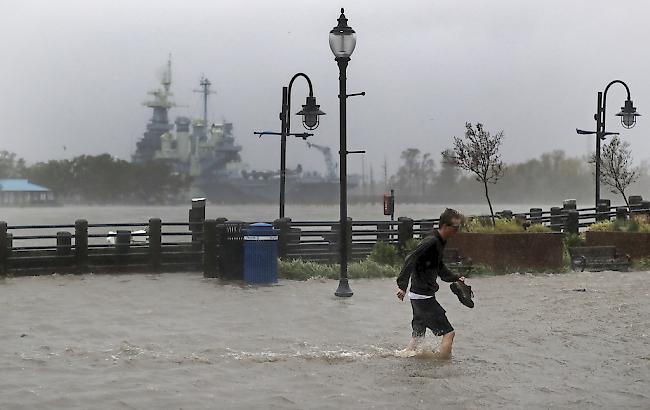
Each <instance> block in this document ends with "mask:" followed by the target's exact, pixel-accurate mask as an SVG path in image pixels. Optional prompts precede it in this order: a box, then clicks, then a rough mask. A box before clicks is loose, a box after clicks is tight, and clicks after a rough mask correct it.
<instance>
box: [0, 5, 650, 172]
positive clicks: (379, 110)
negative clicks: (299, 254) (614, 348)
mask: <svg viewBox="0 0 650 410" xmlns="http://www.w3.org/2000/svg"><path fill="white" fill-rule="evenodd" d="M341 6H344V7H345V8H346V15H347V17H348V19H349V23H350V25H351V26H352V27H353V28H354V29H355V30H356V32H357V48H356V50H355V52H354V54H353V55H352V61H351V62H350V66H349V69H348V92H358V91H366V92H367V96H366V97H355V98H352V99H350V100H349V102H348V146H349V149H366V150H368V155H367V156H366V158H367V159H368V161H369V162H371V163H372V164H373V165H374V171H375V175H376V176H377V177H379V174H380V173H381V171H380V166H381V163H382V162H383V158H384V156H387V158H388V161H389V167H390V171H391V172H393V171H394V170H395V168H396V166H397V165H398V161H399V153H400V152H401V151H402V150H403V149H405V148H408V147H419V148H420V149H422V150H423V151H426V152H431V153H433V154H434V155H435V158H436V161H437V162H438V160H439V153H440V151H441V150H443V149H444V148H446V147H448V146H449V145H450V144H451V141H452V137H453V136H454V135H457V136H460V135H461V134H462V132H463V125H464V123H465V121H472V122H476V121H481V122H483V123H484V124H485V125H486V127H487V128H488V129H489V130H493V131H498V130H504V131H505V135H506V140H505V142H504V146H503V154H504V158H505V160H506V161H508V162H513V161H520V160H522V159H528V158H531V157H536V156H538V155H539V154H540V153H541V152H546V151H551V150H553V149H563V150H566V151H567V152H568V153H569V154H571V155H580V156H581V155H584V154H586V153H587V150H588V149H593V141H592V139H591V138H592V137H589V140H587V137H584V136H578V135H576V134H575V128H576V127H580V128H584V129H593V128H594V121H593V114H594V112H595V109H596V93H597V91H599V90H603V88H604V87H605V85H606V84H607V83H608V82H609V81H610V80H613V79H616V78H619V79H622V80H624V81H625V82H627V83H628V85H629V86H630V88H631V92H632V99H633V101H634V103H635V106H637V107H638V110H639V112H640V113H641V114H644V115H645V116H642V117H640V119H639V122H638V124H637V126H636V127H635V128H634V129H631V130H624V132H623V133H622V135H623V138H624V139H625V140H627V141H629V142H630V143H631V144H632V149H633V151H634V156H635V158H636V159H637V160H641V159H647V158H649V157H650V155H649V154H648V152H649V151H650V140H648V136H649V135H648V134H649V133H648V130H650V81H648V78H647V75H648V73H650V57H649V56H648V53H647V51H646V46H645V43H646V41H647V39H648V38H650V25H649V24H648V21H647V18H648V16H650V2H647V1H644V0H628V1H626V2H624V3H621V2H617V1H613V0H608V1H602V0H583V1H568V0H563V1H555V0H544V1H536V2H532V1H521V0H507V1H506V0H499V1H496V0H491V1H487V0H484V1H478V0H465V1H462V2H461V1H457V0H444V1H442V0H403V1H400V2H388V1H383V0H355V1H341V2H332V1H304V0H303V1H298V0H275V1H266V0H259V1H245V0H219V1H198V0H185V1H182V2H181V1H174V2H171V1H161V0H158V1H150V0H138V1H126V0H93V1H88V0H76V1H72V0H58V1H47V0H43V1H30V0H0V39H1V40H0V55H2V57H3V58H2V63H1V64H0V90H1V91H0V120H1V121H2V128H1V131H0V149H7V150H10V151H14V152H16V153H18V154H19V156H22V157H25V158H26V159H27V160H28V161H30V162H33V161H39V160H44V159H49V158H64V157H72V156H75V155H80V154H84V153H85V154H98V153H102V152H109V153H111V154H113V155H115V156H118V157H121V158H129V157H130V154H131V152H132V151H133V150H134V148H135V142H136V141H137V140H138V139H139V138H140V137H141V135H142V133H143V131H144V130H145V125H146V122H147V120H148V119H149V117H150V110H149V109H147V108H146V107H144V106H142V105H141V102H142V101H144V100H145V99H146V97H147V96H146V92H147V91H148V90H150V89H152V88H154V87H155V86H156V85H157V81H158V79H157V73H158V72H160V71H161V69H162V67H163V66H164V64H165V62H166V59H167V55H168V54H169V53H171V54H172V56H173V75H174V79H173V80H174V83H173V85H172V90H173V92H174V93H175V100H176V102H177V103H178V104H181V105H186V106H187V107H178V108H175V109H174V110H172V112H171V116H172V119H173V117H175V116H176V115H181V114H183V115H188V114H192V115H194V116H200V115H201V108H200V96H199V95H198V94H195V93H192V89H194V88H197V86H198V81H199V79H200V77H201V74H205V75H206V76H207V77H208V78H209V79H210V80H211V81H212V83H213V88H214V89H215V90H216V91H217V92H218V94H217V95H216V96H213V97H212V99H211V103H212V105H211V107H210V116H211V118H212V120H213V121H215V122H219V121H220V120H221V119H222V117H225V118H227V119H228V120H229V121H231V122H233V123H234V126H235V134H236V138H237V141H238V143H239V144H241V145H242V146H243V147H244V151H243V153H242V155H243V159H244V161H245V162H247V163H249V164H250V165H251V166H253V167H255V168H273V167H276V166H277V164H278V163H279V142H278V141H277V140H275V139H274V137H265V138H266V139H264V140H259V139H257V138H256V137H254V136H253V135H252V132H253V131H254V130H267V129H273V130H277V129H278V128H279V120H278V119H277V118H278V112H279V110H280V103H281V88H282V86H283V85H287V83H288V81H289V79H290V78H291V76H292V75H293V74H294V73H296V72H298V71H303V72H305V73H307V74H308V75H309V76H310V77H311V79H312V81H313V83H314V88H315V95H316V97H317V99H318V102H319V104H321V108H322V109H323V110H324V111H325V112H327V116H326V117H324V118H323V119H322V121H321V126H320V127H319V128H318V129H317V130H316V136H315V137H313V139H312V141H313V142H315V143H319V144H324V145H330V146H331V147H332V148H333V151H335V152H336V151H338V99H337V94H338V69H337V67H336V64H335V62H334V60H333V56H332V54H331V52H330V50H329V46H328V33H329V30H330V29H331V28H332V27H333V26H334V25H335V24H336V18H337V17H338V14H339V8H340V7H341ZM306 90H307V88H306V85H304V83H303V82H298V83H296V85H295V86H294V91H293V96H292V97H293V107H292V108H293V112H294V113H295V112H297V111H298V110H299V109H300V106H299V105H300V104H303V103H304V96H305V95H306ZM624 99H625V92H624V89H623V88H622V87H620V86H615V87H613V88H612V89H611V90H610V92H609V94H608V107H607V108H608V116H607V120H608V130H611V131H621V130H623V129H622V127H621V125H620V122H619V121H618V120H617V117H614V114H616V113H617V112H618V111H619V109H620V107H621V105H622V104H623V102H624ZM294 118H295V119H294V120H293V126H292V131H299V130H301V129H302V126H301V124H300V121H299V119H298V117H295V116H294ZM64 145H65V146H66V147H67V150H65V151H64V150H63V148H62V147H63V146H64ZM288 145H289V148H288V157H289V160H288V162H289V165H290V166H295V164H297V163H302V164H303V165H304V166H305V168H307V169H319V170H323V169H324V164H323V161H322V157H321V156H320V154H318V153H316V152H314V151H310V150H309V149H308V148H307V147H306V145H305V143H304V142H302V140H293V141H290V143H289V144H288ZM349 168H350V170H351V172H359V171H360V169H361V159H360V157H358V156H354V157H352V158H350V161H349Z"/></svg>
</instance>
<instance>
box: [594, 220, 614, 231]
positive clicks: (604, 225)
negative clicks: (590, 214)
mask: <svg viewBox="0 0 650 410" xmlns="http://www.w3.org/2000/svg"><path fill="white" fill-rule="evenodd" d="M589 230H590V231H593V232H613V231H614V223H613V222H612V221H600V222H596V223H594V224H591V225H590V226H589Z"/></svg>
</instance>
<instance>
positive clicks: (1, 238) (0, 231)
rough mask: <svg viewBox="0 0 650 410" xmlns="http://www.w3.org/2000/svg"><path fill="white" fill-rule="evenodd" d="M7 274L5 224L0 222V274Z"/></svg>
mask: <svg viewBox="0 0 650 410" xmlns="http://www.w3.org/2000/svg"><path fill="white" fill-rule="evenodd" d="M6 272H7V223H6V222H5V221H0V274H4V273H6Z"/></svg>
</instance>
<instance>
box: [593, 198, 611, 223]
mask: <svg viewBox="0 0 650 410" xmlns="http://www.w3.org/2000/svg"><path fill="white" fill-rule="evenodd" d="M610 210H611V201H610V200H609V199H601V200H600V201H598V205H597V206H596V222H600V221H609V211H610Z"/></svg>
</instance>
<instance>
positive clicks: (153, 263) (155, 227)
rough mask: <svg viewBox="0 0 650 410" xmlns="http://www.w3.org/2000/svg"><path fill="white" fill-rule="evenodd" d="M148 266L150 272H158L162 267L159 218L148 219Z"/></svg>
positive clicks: (160, 223)
mask: <svg viewBox="0 0 650 410" xmlns="http://www.w3.org/2000/svg"><path fill="white" fill-rule="evenodd" d="M147 231H148V234H147V235H148V236H149V266H150V268H151V270H152V271H154V272H159V271H160V267H161V265H162V261H161V259H162V221H161V220H160V218H150V219H149V229H147Z"/></svg>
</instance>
